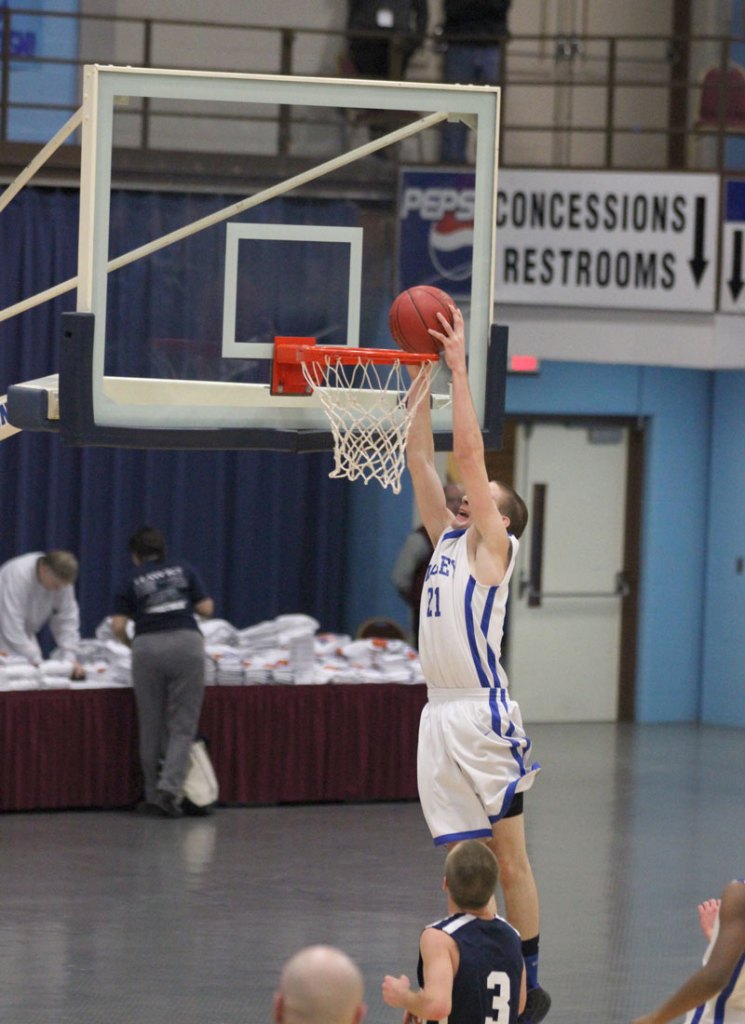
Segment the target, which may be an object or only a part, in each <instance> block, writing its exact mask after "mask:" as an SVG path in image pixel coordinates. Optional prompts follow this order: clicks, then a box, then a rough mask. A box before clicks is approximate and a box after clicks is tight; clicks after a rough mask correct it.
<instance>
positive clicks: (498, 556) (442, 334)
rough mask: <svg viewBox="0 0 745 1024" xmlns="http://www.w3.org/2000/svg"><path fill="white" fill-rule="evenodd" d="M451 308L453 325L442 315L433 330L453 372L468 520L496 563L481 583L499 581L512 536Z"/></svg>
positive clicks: (459, 324)
mask: <svg viewBox="0 0 745 1024" xmlns="http://www.w3.org/2000/svg"><path fill="white" fill-rule="evenodd" d="M451 311H452V314H453V323H452V325H451V324H450V323H449V322H448V320H447V318H446V317H444V316H442V315H439V320H440V323H441V325H442V330H441V331H432V332H430V333H432V334H433V335H434V337H436V338H437V339H438V340H439V341H440V342H441V343H442V346H443V349H444V352H445V360H446V362H447V364H448V367H449V369H450V372H451V374H452V394H453V454H454V456H455V458H456V461H457V463H458V469H459V472H460V477H461V483H462V484H463V487H464V489H465V492H466V499H467V507H468V519H469V522H470V523H473V525H474V526H475V527H476V529H477V531H478V534H479V544H478V546H481V545H483V546H484V547H485V548H486V551H487V553H488V557H487V558H483V557H481V558H480V559H479V561H480V562H489V561H493V563H494V564H493V565H488V564H486V565H481V566H479V568H481V569H482V570H483V574H484V577H486V578H481V577H480V578H481V582H483V583H490V582H495V583H499V582H500V581H501V578H502V575H503V573H504V571H505V569H506V567H507V564H508V562H509V555H510V544H509V538H508V536H507V527H506V524H505V522H504V517H503V516H502V515H501V513H500V511H499V509H498V508H497V503H496V499H497V497H498V493H497V489H496V485H495V484H490V483H489V477H488V475H487V472H486V464H485V462H484V439H483V437H482V435H481V427H480V425H479V421H478V417H477V416H476V410H475V409H474V405H473V398H472V396H471V388H470V384H469V381H468V367H467V364H466V341H465V331H464V327H463V314H462V313H461V311H460V310H459V309H457V308H456V307H455V306H452V307H451ZM488 577H493V578H488Z"/></svg>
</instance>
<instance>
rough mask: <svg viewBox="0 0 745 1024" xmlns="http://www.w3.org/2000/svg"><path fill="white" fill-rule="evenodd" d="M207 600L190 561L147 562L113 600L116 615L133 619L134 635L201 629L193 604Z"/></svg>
mask: <svg viewBox="0 0 745 1024" xmlns="http://www.w3.org/2000/svg"><path fill="white" fill-rule="evenodd" d="M205 597H207V593H206V592H205V589H204V586H203V585H202V581H201V580H200V578H199V576H198V575H197V573H196V570H194V569H193V568H192V567H191V566H190V565H189V564H188V563H187V562H181V561H179V562H172V561H169V560H167V559H162V560H161V561H160V562H144V563H143V564H142V565H138V566H137V567H136V568H135V569H134V570H133V572H132V575H131V577H130V579H129V580H128V581H127V583H126V585H125V586H124V587H123V588H122V590H120V591H119V592H118V593H117V595H116V597H115V599H114V614H115V615H126V616H128V617H129V618H130V619H134V624H135V636H140V635H142V634H143V633H155V632H159V631H161V630H170V629H198V628H199V627H198V626H197V624H196V621H195V619H194V605H195V604H198V603H199V602H200V601H201V600H203V599H204V598H205Z"/></svg>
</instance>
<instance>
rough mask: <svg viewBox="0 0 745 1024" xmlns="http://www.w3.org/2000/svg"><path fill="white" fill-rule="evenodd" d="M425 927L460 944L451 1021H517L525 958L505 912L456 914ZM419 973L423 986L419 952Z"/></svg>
mask: <svg viewBox="0 0 745 1024" xmlns="http://www.w3.org/2000/svg"><path fill="white" fill-rule="evenodd" d="M427 927H428V928H439V929H440V930H441V931H443V932H445V933H446V934H447V935H449V936H450V938H451V939H453V941H454V942H455V943H456V945H457V946H458V954H459V964H458V970H457V972H456V974H455V978H454V979H453V1001H452V1006H451V1009H450V1016H449V1017H448V1018H447V1021H448V1024H476V1022H478V1024H483V1022H484V1021H494V1022H495V1024H515V1022H516V1021H517V1015H518V1006H519V1002H520V983H521V981H522V976H523V957H522V951H521V946H520V936H519V935H518V933H517V932H516V931H515V929H514V928H513V927H512V925H511V924H508V923H507V921H505V920H504V919H503V918H501V917H494V918H490V919H485V918H483V917H475V916H474V915H473V914H464V913H458V914H452V915H451V916H450V917H446V918H443V920H442V921H436V922H435V923H434V924H431V925H428V926H427ZM417 976H418V980H419V985H420V987H421V986H423V985H424V982H425V978H424V969H423V964H422V958H421V956H420V957H419V965H418V967H417Z"/></svg>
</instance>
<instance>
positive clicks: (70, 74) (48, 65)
mask: <svg viewBox="0 0 745 1024" xmlns="http://www.w3.org/2000/svg"><path fill="white" fill-rule="evenodd" d="M0 15H1V17H0V26H1V28H2V45H1V47H0V155H2V159H0V164H5V163H7V161H8V159H9V157H10V155H11V154H12V149H13V147H14V146H16V145H18V144H19V143H21V142H25V143H29V142H38V143H39V144H43V143H44V142H46V141H47V139H48V137H49V136H50V135H51V134H52V131H49V130H48V129H47V130H46V131H45V132H43V133H42V132H41V129H39V131H40V134H39V138H38V139H35V138H33V123H34V119H35V118H36V120H37V121H38V122H39V123H40V124H41V123H44V124H51V123H53V122H55V119H56V120H57V122H58V124H57V125H56V126H55V129H54V130H56V127H58V126H59V124H62V123H63V122H64V121H65V120H66V119H67V118H68V117H69V116H70V114H71V113H73V112H74V111H75V110H76V109H77V108H78V106H79V104H80V96H81V87H82V68H83V66H84V65H85V64H86V63H101V64H109V63H111V64H127V65H131V66H135V67H136V66H140V67H144V68H148V67H168V68H179V69H185V70H214V71H242V72H245V71H255V72H260V73H267V74H271V73H276V74H281V75H293V74H303V75H313V76H329V75H330V76H343V75H345V73H346V72H347V64H346V62H345V61H344V59H343V55H344V53H345V42H346V39H347V34H346V33H345V32H343V31H338V30H337V31H333V30H329V29H327V28H301V27H286V26H266V25H251V24H237V23H215V22H208V21H203V22H197V21H186V20H183V21H182V20H177V19H166V18H136V17H120V16H110V15H98V14H68V13H63V12H48V11H47V12H41V11H36V10H28V9H24V8H20V7H19V8H11V7H4V8H2V10H1V11H0ZM43 19H51V20H53V21H54V22H55V23H56V28H57V29H58V30H59V29H61V28H62V29H64V30H65V31H66V32H67V37H68V39H69V37H70V34H71V33H72V35H73V36H74V44H75V45H74V47H73V49H74V53H72V54H71V53H54V52H52V53H50V52H44V53H43V54H42V53H39V52H36V50H35V47H34V46H33V45H32V43H33V40H32V38H31V37H32V35H33V33H32V32H31V33H30V32H29V30H28V28H27V26H28V25H29V24H30V23H39V24H42V21H43ZM45 28H47V29H49V31H45V32H44V36H45V38H54V35H55V33H54V32H53V31H52V29H53V28H55V25H52V24H47V25H45ZM62 34H63V35H64V34H65V33H64V32H63V33H62ZM363 34H364V35H370V36H371V37H372V36H374V35H375V33H363ZM495 42H496V40H495ZM501 42H502V55H503V59H502V63H501V74H502V81H501V83H500V84H501V85H502V86H503V111H502V126H501V133H502V154H501V156H502V163H503V165H506V166H533V167H540V166H547V167H548V166H550V167H554V168H557V167H583V168H599V169H621V168H623V169H648V170H667V169H680V170H683V169H715V170H719V171H721V170H723V169H725V168H732V167H733V166H734V167H739V168H742V167H745V70H742V69H741V68H740V67H739V64H738V61H737V59H736V58H737V57H739V63H740V64H745V36H740V37H731V36H686V37H676V36H659V35H658V36H641V35H626V36H614V37H605V36H596V35H581V36H578V35H574V36H565V35H559V36H545V35H544V36H537V35H536V36H524V35H522V36H521V35H514V36H512V37H510V38H509V39H506V40H502V41H501ZM441 49H442V47H441V40H440V39H438V37H436V36H432V37H428V38H427V39H426V40H425V42H424V45H423V46H422V48H421V49H420V50H419V51H417V53H416V54H415V55H414V58H413V59H412V60H411V62H410V64H409V67H408V78H409V79H410V80H416V81H439V80H441V77H440V76H441ZM51 69H54V74H49V73H48V72H50V71H51ZM33 71H35V72H37V74H36V79H38V84H37V85H36V86H35V87H34V86H33V76H31V75H30V74H29V72H33ZM61 74H62V75H63V76H66V81H67V87H66V89H64V90H60V89H59V86H58V85H55V81H56V80H57V79H58V78H59V76H60V75H61ZM55 76H56V78H55ZM60 91H61V92H62V93H63V95H62V96H60ZM65 92H67V95H64V93H65ZM118 116H119V117H120V122H121V124H122V125H123V129H122V132H121V140H120V141H117V143H116V144H117V145H120V146H123V147H125V148H126V149H128V150H132V151H135V152H137V151H139V152H140V153H141V154H146V153H153V152H155V151H158V152H162V151H167V150H172V151H181V152H184V151H189V150H190V149H191V148H193V147H192V142H193V139H194V137H195V126H196V125H198V124H200V123H201V124H205V125H206V124H208V123H209V127H210V139H211V141H208V143H207V144H206V148H205V145H201V146H200V152H201V153H202V154H205V153H207V152H209V150H210V147H211V148H212V151H213V152H218V153H222V154H225V153H227V154H230V153H233V152H235V153H240V154H242V155H243V156H246V155H247V154H253V153H256V154H258V155H261V156H264V157H281V158H285V157H298V158H306V157H312V156H318V155H328V154H331V153H333V152H336V151H338V149H339V140H338V136H331V135H330V134H329V133H331V132H348V131H349V130H350V126H353V124H354V122H353V121H352V120H350V116H349V112H342V111H336V110H318V109H314V108H298V107H288V106H284V105H279V104H277V105H276V106H274V105H264V106H262V107H261V108H259V109H256V110H251V111H250V112H247V111H244V110H241V111H240V113H239V115H236V112H234V111H231V110H221V111H216V110H215V109H206V106H203V107H201V108H200V107H199V106H197V107H196V108H195V107H194V106H193V105H187V104H185V103H184V104H181V103H178V102H175V101H174V102H164V101H155V100H148V99H144V100H138V101H133V102H131V103H129V104H124V103H123V104H122V106H121V109H120V110H118ZM238 124H240V132H238V130H237V125H238ZM19 126H20V127H21V128H22V130H19ZM324 145H325V147H326V148H325V149H324ZM407 162H414V163H417V162H418V163H423V164H428V163H438V153H437V146H436V142H435V141H432V143H431V144H430V145H429V146H427V145H420V146H419V147H418V149H417V150H416V151H413V152H412V153H411V154H408V155H407Z"/></svg>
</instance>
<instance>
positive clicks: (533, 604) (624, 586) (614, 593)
mask: <svg viewBox="0 0 745 1024" xmlns="http://www.w3.org/2000/svg"><path fill="white" fill-rule="evenodd" d="M526 591H527V593H528V607H529V608H540V606H541V601H542V600H543V599H544V597H545V598H549V597H550V598H557V597H575V598H576V597H580V598H582V597H628V596H629V594H630V593H631V584H630V583H629V581H628V579H627V577H626V573H624V572H623V570H622V571H621V572H617V573H616V576H615V588H614V589H613V590H542V591H541V590H538V591H537V590H534V589H533V587H532V584H531V581H530V579H529V578H528V577H526V576H525V575H521V576H520V579H519V580H518V596H519V597H522V596H523V595H524V594H525V593H526Z"/></svg>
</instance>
